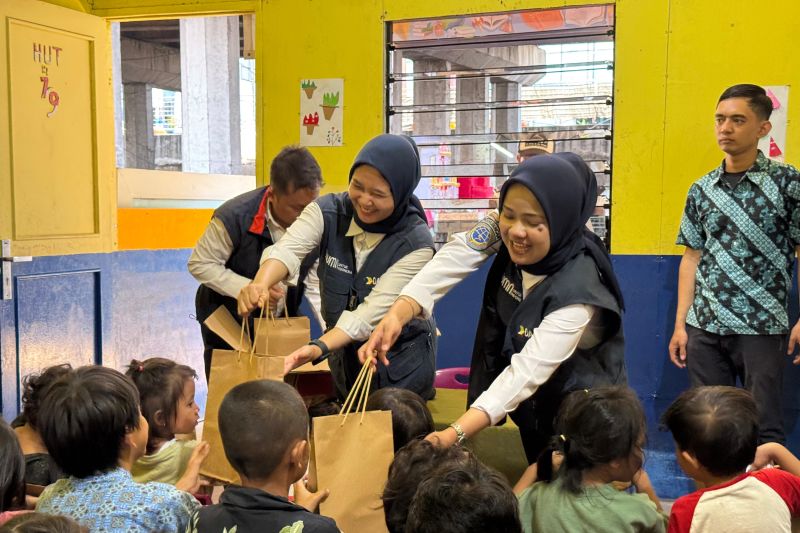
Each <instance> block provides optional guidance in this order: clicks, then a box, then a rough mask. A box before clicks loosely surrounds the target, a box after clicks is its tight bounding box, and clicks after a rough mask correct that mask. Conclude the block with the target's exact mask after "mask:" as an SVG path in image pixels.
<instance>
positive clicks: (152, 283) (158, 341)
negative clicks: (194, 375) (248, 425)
mask: <svg viewBox="0 0 800 533" xmlns="http://www.w3.org/2000/svg"><path fill="white" fill-rule="evenodd" d="M189 253H190V250H161V251H133V252H117V253H112V254H82V255H72V256H64V257H37V258H34V260H33V261H32V262H30V263H17V264H15V265H14V277H15V291H14V292H15V298H14V299H13V300H0V327H1V328H2V333H0V347H1V348H2V355H3V360H2V367H0V369H1V375H2V407H3V409H2V411H3V416H4V417H5V418H6V419H10V418H11V417H12V416H14V415H15V414H16V412H17V401H18V394H19V391H18V383H19V381H18V380H19V379H20V378H22V377H23V376H25V375H26V374H28V373H30V372H33V371H37V370H39V369H41V368H44V367H46V366H50V365H52V364H58V363H63V362H69V363H72V364H73V365H81V364H87V363H90V362H93V361H96V362H102V363H103V364H105V365H107V366H110V367H112V368H116V369H119V370H124V368H125V366H126V365H127V364H128V363H129V362H130V360H131V359H133V358H137V359H139V358H144V357H151V356H155V355H159V356H163V357H169V358H171V359H174V360H176V361H179V362H181V363H184V364H187V365H189V366H191V367H192V368H195V369H197V371H198V374H200V379H199V380H198V384H197V392H198V401H199V403H200V405H201V408H204V407H205V397H206V393H207V388H206V385H205V378H204V376H203V375H202V374H203V344H202V341H201V339H200V333H199V326H198V325H197V322H196V321H195V320H194V318H193V317H194V293H195V290H196V288H197V284H196V282H195V281H194V279H193V278H192V277H191V276H190V275H189V273H188V272H187V271H186V260H187V259H188V257H189ZM17 354H19V355H20V357H17Z"/></svg>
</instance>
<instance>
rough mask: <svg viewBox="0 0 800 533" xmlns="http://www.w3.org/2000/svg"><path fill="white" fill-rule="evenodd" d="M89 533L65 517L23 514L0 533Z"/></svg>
mask: <svg viewBox="0 0 800 533" xmlns="http://www.w3.org/2000/svg"><path fill="white" fill-rule="evenodd" d="M84 532H85V533H89V530H88V529H87V528H85V527H81V526H80V525H78V523H77V522H75V521H74V520H72V519H71V518H67V517H66V516H55V515H49V514H44V513H24V514H21V515H17V516H15V517H14V518H12V519H11V520H9V521H8V522H6V523H5V524H4V525H3V527H0V533H84Z"/></svg>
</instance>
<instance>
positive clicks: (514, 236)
mask: <svg viewBox="0 0 800 533" xmlns="http://www.w3.org/2000/svg"><path fill="white" fill-rule="evenodd" d="M596 198H597V182H596V180H595V176H594V173H593V172H592V170H591V169H590V168H589V167H588V166H587V165H586V163H585V162H584V161H583V160H582V159H581V158H580V157H578V156H577V155H575V154H572V153H558V154H553V155H541V156H537V157H534V158H531V159H529V160H527V161H525V162H523V163H522V164H521V165H520V166H519V167H517V168H516V170H515V171H514V172H513V173H512V174H511V177H510V178H509V179H508V181H506V183H505V184H504V185H503V188H502V189H501V191H500V214H499V220H498V219H497V218H492V217H488V218H487V219H485V220H484V221H482V222H481V223H480V224H478V226H476V227H475V228H474V229H473V230H472V231H471V232H467V234H466V235H461V236H456V238H454V239H453V240H451V241H450V242H449V243H448V244H447V245H445V246H444V247H443V248H442V249H441V250H440V251H439V253H438V254H437V255H436V257H435V258H434V259H433V260H432V261H431V262H430V263H429V264H428V265H427V266H426V267H425V268H424V269H423V270H422V271H421V272H420V273H419V274H418V275H417V276H416V277H415V278H414V280H412V281H411V282H410V283H409V284H408V286H407V287H406V289H404V290H403V293H402V295H401V297H400V298H399V300H398V302H397V303H396V304H395V305H394V306H393V307H392V309H391V310H390V312H389V313H388V314H387V316H386V317H385V318H384V319H383V321H381V324H379V325H378V326H377V327H376V329H375V332H374V333H373V335H372V337H371V338H370V340H369V341H368V342H367V343H366V344H365V345H364V346H363V347H362V350H361V353H360V355H361V356H366V355H367V354H370V353H377V355H378V357H379V358H380V359H381V360H383V359H382V358H383V351H384V348H385V346H386V345H389V344H391V339H392V338H393V337H394V335H395V334H396V331H398V328H402V325H403V324H405V322H406V320H408V319H409V318H410V317H412V316H417V315H418V314H419V313H420V311H424V312H425V314H427V313H429V312H430V309H431V308H432V305H433V303H432V302H433V300H435V299H437V298H439V297H441V296H443V295H444V293H446V292H447V290H449V288H450V287H452V286H454V285H455V284H456V283H457V282H458V281H459V280H460V279H463V277H464V276H465V275H466V271H467V270H474V269H476V268H477V267H478V265H479V264H480V263H481V262H483V261H485V260H486V259H488V257H490V256H491V255H494V254H496V256H495V259H494V263H493V265H492V267H491V269H490V271H489V274H488V277H487V280H486V285H485V289H484V295H483V308H482V310H481V316H480V320H479V322H478V329H477V331H476V335H475V343H474V349H473V353H472V364H471V369H470V383H469V403H468V406H469V409H468V410H467V412H466V413H465V414H464V415H463V416H461V417H460V418H459V419H458V420H457V421H456V422H454V423H453V424H452V425H451V426H450V427H449V428H447V429H445V430H443V431H439V432H437V433H435V434H434V435H435V436H436V437H437V438H438V440H439V441H440V442H441V443H442V444H444V445H451V444H453V443H455V442H460V441H463V440H464V439H465V438H467V437H469V436H472V435H474V434H475V433H477V432H479V431H480V430H482V429H483V428H485V427H487V426H489V425H493V424H497V423H498V422H500V421H501V420H502V419H504V418H505V416H506V415H510V416H511V418H512V419H513V420H514V421H515V422H516V423H517V425H518V426H519V428H520V433H521V436H522V441H523V445H524V447H525V453H526V455H527V457H528V460H529V461H530V462H533V461H535V460H536V458H537V456H538V455H539V453H540V451H541V450H542V449H543V448H544V447H545V446H546V445H547V444H548V441H549V439H550V438H551V437H552V433H553V418H554V417H555V414H556V413H557V411H558V408H559V406H560V404H561V401H562V399H563V398H564V397H565V396H566V395H567V394H568V393H569V392H571V391H574V390H579V389H588V388H591V387H595V386H599V385H610V384H622V383H625V382H626V373H625V360H624V354H623V334H622V311H623V307H624V304H623V300H622V293H621V292H620V289H619V285H618V283H617V279H616V277H615V276H614V272H613V270H612V268H611V262H610V260H609V257H608V254H607V252H606V250H605V248H604V247H603V245H602V242H600V241H599V239H598V238H597V237H596V236H595V235H594V234H593V233H591V232H590V231H589V230H587V229H586V227H585V225H586V222H587V220H588V219H589V216H590V215H591V213H592V211H593V210H594V206H595V202H596ZM448 247H449V248H448ZM476 257H477V259H475V258H476ZM426 295H427V296H426ZM426 300H430V301H426Z"/></svg>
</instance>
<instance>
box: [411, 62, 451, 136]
mask: <svg viewBox="0 0 800 533" xmlns="http://www.w3.org/2000/svg"><path fill="white" fill-rule="evenodd" d="M443 70H447V63H446V62H445V61H438V60H436V59H415V60H414V72H439V71H443ZM447 85H448V82H447V80H430V81H427V80H417V81H415V82H414V104H415V105H425V104H440V103H443V102H447V101H448V100H447V96H448V92H449V89H448V86H447ZM449 134H450V113H449V112H444V111H443V112H440V113H417V114H415V115H414V135H449Z"/></svg>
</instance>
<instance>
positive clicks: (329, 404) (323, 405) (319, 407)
mask: <svg viewBox="0 0 800 533" xmlns="http://www.w3.org/2000/svg"><path fill="white" fill-rule="evenodd" d="M341 410H342V404H341V403H339V402H338V401H336V400H335V399H332V398H331V399H326V400H322V401H318V402H315V403H312V404H311V405H309V406H308V418H316V417H318V416H331V415H338V414H339V411H341Z"/></svg>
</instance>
